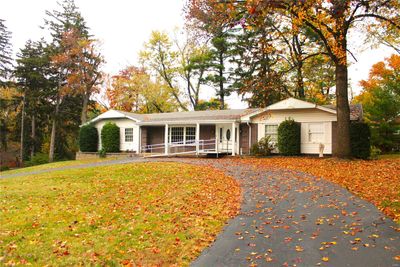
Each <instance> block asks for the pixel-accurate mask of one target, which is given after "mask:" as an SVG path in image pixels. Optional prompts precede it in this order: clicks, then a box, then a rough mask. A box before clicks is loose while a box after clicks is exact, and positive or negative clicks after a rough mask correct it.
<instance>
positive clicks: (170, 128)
mask: <svg viewBox="0 0 400 267" xmlns="http://www.w3.org/2000/svg"><path fill="white" fill-rule="evenodd" d="M173 128H182V129H183V143H182V144H184V145H186V142H187V140H186V128H194V129H195V130H194V140H193V142H192V140H190V141H191V142H189V143H188V144H195V143H196V126H171V127H169V128H168V143H169V144H172V142H171V140H172V134H171V132H172V129H173Z"/></svg>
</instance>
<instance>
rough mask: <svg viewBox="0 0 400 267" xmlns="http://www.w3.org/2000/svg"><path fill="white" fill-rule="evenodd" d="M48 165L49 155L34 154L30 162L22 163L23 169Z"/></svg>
mask: <svg viewBox="0 0 400 267" xmlns="http://www.w3.org/2000/svg"><path fill="white" fill-rule="evenodd" d="M46 163H49V155H48V154H45V153H36V154H35V155H34V156H33V157H31V159H30V160H28V161H25V162H24V166H25V167H30V166H35V165H40V164H46Z"/></svg>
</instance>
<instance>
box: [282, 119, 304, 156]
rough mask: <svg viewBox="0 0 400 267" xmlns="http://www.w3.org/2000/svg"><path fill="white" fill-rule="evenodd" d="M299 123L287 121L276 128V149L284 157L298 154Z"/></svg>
mask: <svg viewBox="0 0 400 267" xmlns="http://www.w3.org/2000/svg"><path fill="white" fill-rule="evenodd" d="M300 131H301V128H300V123H298V122H295V121H294V120H292V119H288V120H285V121H283V122H282V123H281V124H279V127H278V149H279V153H280V154H282V155H285V156H295V155H299V154H300V138H301V137H300V136H301V133H300Z"/></svg>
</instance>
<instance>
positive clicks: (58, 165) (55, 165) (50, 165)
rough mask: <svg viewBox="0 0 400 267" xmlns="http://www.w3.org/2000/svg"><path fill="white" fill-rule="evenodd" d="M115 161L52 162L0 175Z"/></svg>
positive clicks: (103, 159)
mask: <svg viewBox="0 0 400 267" xmlns="http://www.w3.org/2000/svg"><path fill="white" fill-rule="evenodd" d="M115 159H116V158H115V157H109V158H97V159H84V160H67V161H58V162H53V163H47V164H41V165H36V166H32V167H26V168H19V169H14V170H9V171H3V172H0V175H6V174H7V175H8V174H15V173H23V172H31V171H40V170H48V169H55V168H61V167H67V166H77V165H83V164H88V163H95V162H101V161H107V160H115Z"/></svg>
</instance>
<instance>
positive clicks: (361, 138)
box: [350, 122, 371, 159]
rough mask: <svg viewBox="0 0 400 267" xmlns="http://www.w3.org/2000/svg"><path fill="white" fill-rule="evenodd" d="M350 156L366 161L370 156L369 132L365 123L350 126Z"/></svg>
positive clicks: (355, 123)
mask: <svg viewBox="0 0 400 267" xmlns="http://www.w3.org/2000/svg"><path fill="white" fill-rule="evenodd" d="M350 144H351V155H352V156H353V157H355V158H359V159H368V158H369V157H370V155H371V130H370V128H369V125H368V124H367V123H365V122H352V123H351V124H350Z"/></svg>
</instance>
